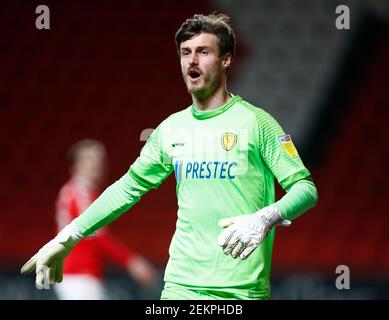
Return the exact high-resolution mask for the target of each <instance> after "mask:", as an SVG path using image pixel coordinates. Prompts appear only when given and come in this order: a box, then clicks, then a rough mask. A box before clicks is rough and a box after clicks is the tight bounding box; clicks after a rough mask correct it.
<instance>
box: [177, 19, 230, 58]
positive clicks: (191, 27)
mask: <svg viewBox="0 0 389 320" xmlns="http://www.w3.org/2000/svg"><path fill="white" fill-rule="evenodd" d="M200 33H211V34H214V35H215V36H216V37H217V38H218V39H219V53H220V55H223V54H225V53H228V52H230V53H231V57H233V56H234V54H235V42H236V39H235V33H234V30H233V29H232V26H231V19H230V18H229V17H228V16H226V15H225V14H221V13H220V14H216V13H213V14H210V15H207V16H204V15H202V14H195V15H194V16H193V17H192V18H189V19H187V20H186V21H185V22H184V23H183V24H182V25H181V27H180V28H179V29H178V31H177V32H176V37H175V39H176V47H177V53H178V54H179V55H180V45H181V43H182V42H184V41H186V40H188V39H191V38H192V37H194V36H195V35H198V34H200Z"/></svg>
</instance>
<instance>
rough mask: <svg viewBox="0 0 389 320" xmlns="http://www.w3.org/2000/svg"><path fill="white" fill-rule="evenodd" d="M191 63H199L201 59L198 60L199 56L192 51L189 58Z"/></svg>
mask: <svg viewBox="0 0 389 320" xmlns="http://www.w3.org/2000/svg"><path fill="white" fill-rule="evenodd" d="M189 64H190V65H191V66H193V65H198V64H199V60H198V56H197V53H192V54H191V56H190V58H189Z"/></svg>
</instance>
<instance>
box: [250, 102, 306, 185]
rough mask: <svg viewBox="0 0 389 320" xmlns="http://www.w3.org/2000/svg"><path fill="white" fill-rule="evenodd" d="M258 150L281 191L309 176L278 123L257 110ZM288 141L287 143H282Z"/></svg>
mask: <svg viewBox="0 0 389 320" xmlns="http://www.w3.org/2000/svg"><path fill="white" fill-rule="evenodd" d="M256 113H257V120H258V127H259V150H260V154H261V157H262V159H263V161H264V163H265V164H266V166H267V167H268V168H269V170H270V171H271V172H272V173H273V175H274V176H275V177H276V179H277V181H278V182H279V183H280V185H281V186H282V188H283V189H287V187H288V186H289V185H292V184H293V183H294V182H296V181H298V180H301V179H304V178H306V177H308V176H310V173H309V171H308V169H307V168H305V166H304V164H303V162H302V160H301V158H300V156H299V154H298V152H297V150H296V148H295V146H294V145H293V142H292V140H291V137H290V135H286V134H285V132H284V130H283V129H282V128H281V126H280V125H279V124H278V122H277V121H276V120H275V119H274V118H273V117H272V116H271V115H270V114H268V113H267V112H265V111H264V110H262V109H259V108H258V110H257V112H256ZM283 139H288V143H283Z"/></svg>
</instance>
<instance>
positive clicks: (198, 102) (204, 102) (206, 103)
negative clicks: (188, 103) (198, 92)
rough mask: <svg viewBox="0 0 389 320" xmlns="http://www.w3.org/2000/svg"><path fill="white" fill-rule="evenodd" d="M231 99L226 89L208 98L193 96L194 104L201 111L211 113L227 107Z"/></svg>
mask: <svg viewBox="0 0 389 320" xmlns="http://www.w3.org/2000/svg"><path fill="white" fill-rule="evenodd" d="M230 99H231V96H230V94H229V93H228V92H227V90H226V89H225V88H222V90H218V91H216V92H214V93H213V94H212V95H209V96H208V97H205V98H202V97H197V96H195V95H193V94H192V100H193V104H194V106H195V107H196V109H197V110H199V111H210V110H213V109H217V108H219V107H221V106H223V105H225V104H226V103H227V102H228V101H229V100H230Z"/></svg>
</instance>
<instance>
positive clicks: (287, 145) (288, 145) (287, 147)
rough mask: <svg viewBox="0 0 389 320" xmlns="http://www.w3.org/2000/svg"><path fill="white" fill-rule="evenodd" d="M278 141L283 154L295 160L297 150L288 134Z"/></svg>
mask: <svg viewBox="0 0 389 320" xmlns="http://www.w3.org/2000/svg"><path fill="white" fill-rule="evenodd" d="M279 139H280V142H281V145H282V148H283V149H284V151H285V153H286V154H287V155H288V156H289V157H291V158H296V157H297V150H296V147H295V146H294V144H293V141H292V138H291V136H290V134H288V135H285V136H282V137H279Z"/></svg>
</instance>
